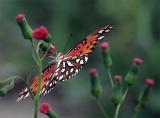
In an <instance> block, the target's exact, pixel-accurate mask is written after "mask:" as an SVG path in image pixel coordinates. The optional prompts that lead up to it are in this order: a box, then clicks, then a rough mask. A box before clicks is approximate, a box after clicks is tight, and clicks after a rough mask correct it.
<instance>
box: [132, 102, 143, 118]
mask: <svg viewBox="0 0 160 118" xmlns="http://www.w3.org/2000/svg"><path fill="white" fill-rule="evenodd" d="M141 106H142V104H141V102H139V103H138V104H137V105H136V107H135V114H134V115H133V117H132V118H137V116H138V113H139V112H140V110H141Z"/></svg>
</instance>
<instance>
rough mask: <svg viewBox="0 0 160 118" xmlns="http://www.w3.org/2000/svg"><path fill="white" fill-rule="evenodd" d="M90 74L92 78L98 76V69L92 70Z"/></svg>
mask: <svg viewBox="0 0 160 118" xmlns="http://www.w3.org/2000/svg"><path fill="white" fill-rule="evenodd" d="M89 73H90V75H91V76H94V77H95V76H96V74H97V70H96V68H91V69H90V70H89Z"/></svg>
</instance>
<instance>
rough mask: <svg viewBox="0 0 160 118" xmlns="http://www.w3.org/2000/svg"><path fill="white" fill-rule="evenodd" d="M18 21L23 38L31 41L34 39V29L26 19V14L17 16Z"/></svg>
mask: <svg viewBox="0 0 160 118" xmlns="http://www.w3.org/2000/svg"><path fill="white" fill-rule="evenodd" d="M16 21H17V23H18V25H19V27H20V29H21V32H22V34H23V37H24V38H25V39H31V38H32V29H31V27H30V26H29V24H28V22H27V20H26V18H25V15H24V14H22V13H21V14H18V15H17V16H16Z"/></svg>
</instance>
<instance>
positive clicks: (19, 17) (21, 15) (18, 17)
mask: <svg viewBox="0 0 160 118" xmlns="http://www.w3.org/2000/svg"><path fill="white" fill-rule="evenodd" d="M24 18H25V15H24V14H23V13H19V14H18V15H17V16H16V21H17V22H20V21H22V20H23V19H24Z"/></svg>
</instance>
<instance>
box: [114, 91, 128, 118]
mask: <svg viewBox="0 0 160 118" xmlns="http://www.w3.org/2000/svg"><path fill="white" fill-rule="evenodd" d="M127 93H128V88H127V89H126V90H125V92H124V94H123V96H122V100H121V102H120V103H119V104H118V105H117V107H116V111H115V116H114V118H118V114H119V110H120V107H121V105H122V104H123V102H124V99H125V98H126V95H127Z"/></svg>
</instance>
